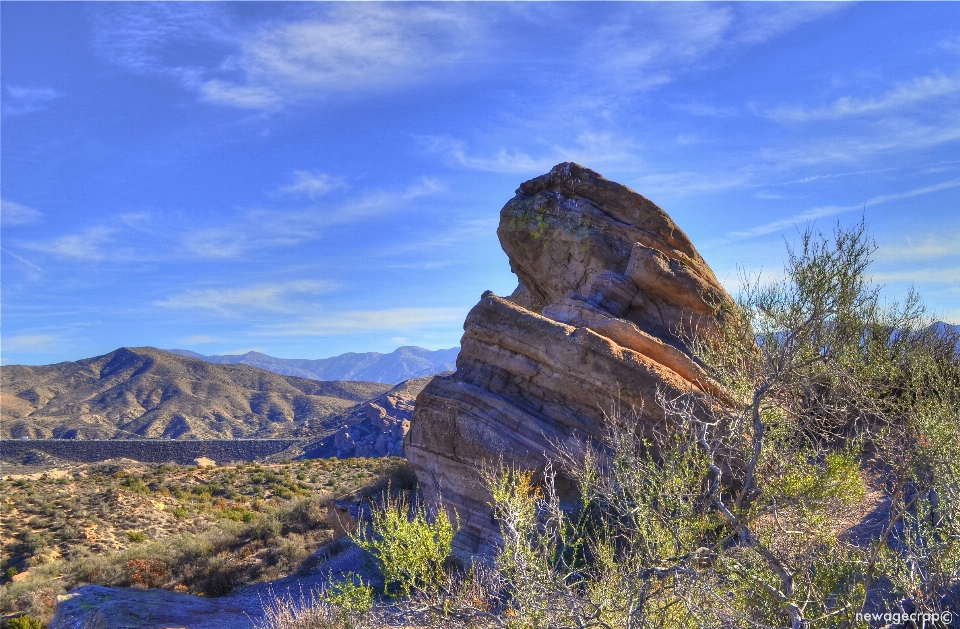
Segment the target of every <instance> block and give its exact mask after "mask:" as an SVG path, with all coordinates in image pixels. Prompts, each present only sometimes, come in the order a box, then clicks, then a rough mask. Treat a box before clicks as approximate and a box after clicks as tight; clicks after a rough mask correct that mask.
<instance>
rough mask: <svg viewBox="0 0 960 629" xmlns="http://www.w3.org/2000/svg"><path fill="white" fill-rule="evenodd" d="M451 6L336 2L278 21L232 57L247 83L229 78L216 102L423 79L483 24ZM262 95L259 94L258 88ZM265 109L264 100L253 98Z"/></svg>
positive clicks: (238, 103) (255, 104)
mask: <svg viewBox="0 0 960 629" xmlns="http://www.w3.org/2000/svg"><path fill="white" fill-rule="evenodd" d="M469 15H470V13H469V12H467V11H464V10H461V9H459V8H458V9H456V10H450V9H448V8H447V7H445V6H439V5H437V6H429V5H427V6H412V5H405V6H391V5H379V4H378V5H360V4H348V5H333V6H331V7H330V8H329V10H328V11H326V12H325V15H322V16H319V17H311V18H309V19H306V20H303V21H299V22H286V23H281V24H278V25H274V26H272V27H269V28H267V29H264V30H263V31H261V32H259V33H257V34H256V35H255V36H254V37H251V38H249V39H248V40H247V41H245V42H244V44H243V50H242V52H241V53H240V54H238V55H235V56H233V57H232V58H231V59H229V60H228V62H227V65H229V66H230V67H234V68H236V69H237V70H239V72H240V73H241V74H242V75H243V82H242V83H234V84H230V83H228V82H224V81H221V82H220V83H219V86H218V90H217V91H216V93H213V94H211V93H207V94H206V96H207V98H208V99H209V100H213V101H215V102H221V103H224V104H229V105H235V106H245V105H243V104H242V101H238V100H237V99H236V98H234V97H233V96H232V94H233V92H235V91H237V90H241V91H243V90H251V89H254V90H260V91H262V95H261V96H260V97H259V98H260V100H263V102H266V100H265V96H264V95H265V94H267V93H270V94H273V95H274V96H275V97H276V98H282V99H284V100H296V99H298V98H302V97H305V96H312V95H322V94H325V93H329V92H353V91H358V90H366V89H379V88H383V87H392V86H396V85H402V84H407V83H411V82H418V81H420V80H421V79H422V78H423V76H424V74H425V73H426V72H428V71H429V70H431V69H432V68H435V67H438V66H443V65H447V64H450V63H452V62H453V61H456V60H457V59H459V58H460V57H461V55H462V54H463V52H464V50H465V49H466V48H467V47H468V46H469V45H470V44H471V42H472V41H473V40H475V39H476V36H477V33H478V30H479V26H480V25H479V24H476V23H474V21H473V20H471V19H470V18H469ZM258 93H259V92H258ZM248 100H249V105H247V106H252V107H261V106H263V105H261V104H260V103H259V102H258V99H257V98H253V99H248Z"/></svg>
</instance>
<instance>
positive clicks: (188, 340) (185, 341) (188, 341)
mask: <svg viewBox="0 0 960 629" xmlns="http://www.w3.org/2000/svg"><path fill="white" fill-rule="evenodd" d="M222 340H223V339H220V338H218V337H216V336H210V335H209V334H193V335H191V336H182V337H180V338H178V339H177V344H180V345H209V344H210V343H219V342H220V341H222Z"/></svg>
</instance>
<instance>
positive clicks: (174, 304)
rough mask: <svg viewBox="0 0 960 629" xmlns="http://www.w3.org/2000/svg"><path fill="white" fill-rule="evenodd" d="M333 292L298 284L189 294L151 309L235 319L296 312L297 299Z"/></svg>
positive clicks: (305, 282) (302, 282) (318, 284)
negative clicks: (206, 312)
mask: <svg viewBox="0 0 960 629" xmlns="http://www.w3.org/2000/svg"><path fill="white" fill-rule="evenodd" d="M333 288H334V285H333V284H330V283H328V282H316V281H310V280H300V281H295V282H285V283H282V284H260V285H257V286H248V287H244V288H228V289H216V288H208V289H202V290H188V291H185V292H183V293H180V294H179V295H173V296H171V297H168V298H167V299H164V300H161V301H157V302H155V304H154V305H156V306H160V307H162V308H172V309H177V310H200V311H210V312H215V313H217V314H219V315H227V316H237V315H239V314H241V313H244V312H280V313H283V312H287V313H288V312H295V311H296V309H297V307H298V305H300V304H298V303H295V302H296V299H294V298H295V297H297V296H303V295H320V294H323V293H326V292H329V291H330V290H332V289H333Z"/></svg>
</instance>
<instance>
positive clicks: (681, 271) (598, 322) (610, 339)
mask: <svg viewBox="0 0 960 629" xmlns="http://www.w3.org/2000/svg"><path fill="white" fill-rule="evenodd" d="M497 235H498V236H499V238H500V243H501V245H502V247H503V249H504V251H505V252H506V253H507V256H508V257H509V260H510V268H511V269H512V270H513V271H514V272H515V273H516V274H517V276H518V278H519V285H518V287H517V290H516V291H514V293H513V294H512V295H511V296H510V297H509V298H503V297H498V296H496V295H494V294H493V293H491V292H486V293H484V294H483V296H482V297H481V299H480V303H478V304H477V305H476V306H475V307H474V308H473V310H471V312H470V314H469V315H468V316H467V319H466V321H465V322H464V335H463V338H462V340H461V350H460V355H459V357H458V359H457V370H456V372H454V373H453V374H452V375H448V376H438V377H436V378H434V379H433V380H432V381H431V382H430V384H428V385H427V386H426V388H424V389H423V391H422V392H421V393H420V395H419V396H418V397H417V400H416V410H415V412H414V414H413V418H412V420H411V422H410V430H409V432H408V433H407V436H406V438H405V441H404V450H405V452H406V455H407V458H408V459H409V460H410V463H411V465H412V466H413V468H414V470H415V471H416V473H417V477H418V478H419V480H420V483H421V485H422V486H423V488H424V491H425V493H426V496H427V498H428V499H432V500H435V501H438V502H441V503H442V504H443V505H444V506H445V507H446V508H447V509H448V511H449V512H451V514H454V513H455V514H456V517H457V518H458V519H459V522H460V530H459V532H458V533H457V536H456V538H455V540H454V550H455V553H456V554H457V555H458V557H459V558H460V559H461V561H463V562H465V563H466V562H469V561H472V560H473V558H474V557H476V556H477V555H480V556H483V555H489V554H490V553H492V552H493V550H494V549H495V548H496V546H497V544H498V543H499V534H498V529H497V525H496V523H495V521H494V520H493V517H492V513H491V509H490V505H489V503H490V496H489V494H488V492H487V491H486V490H485V489H484V486H483V483H482V481H481V474H480V470H482V469H483V468H484V467H489V466H496V465H498V464H499V461H500V460H503V462H504V463H506V464H508V465H514V466H518V467H521V468H523V469H529V470H534V471H542V470H543V468H544V465H545V463H546V462H547V461H549V460H551V459H553V458H555V457H557V455H558V451H559V449H560V448H568V447H576V444H577V443H579V442H580V441H581V440H582V439H584V438H587V439H591V438H592V439H596V438H599V437H601V436H602V434H603V432H604V430H605V426H606V424H607V422H608V421H609V420H608V416H609V413H611V412H616V410H617V409H624V410H627V411H630V412H634V411H635V412H636V413H638V414H639V416H640V418H641V421H640V422H639V423H638V430H641V431H644V432H646V433H648V434H652V433H653V432H654V431H661V430H669V429H670V427H669V425H668V419H667V417H666V416H665V414H664V412H663V411H662V409H661V408H660V407H659V406H658V404H657V402H656V396H657V393H658V391H660V392H662V393H665V394H666V395H668V396H670V395H674V396H675V395H680V394H682V393H685V392H689V391H690V390H691V389H693V388H697V389H705V390H709V391H711V392H713V393H718V394H719V393H722V392H720V391H718V390H717V388H716V386H715V385H714V384H713V383H712V382H711V381H710V379H709V378H708V377H707V375H706V373H705V372H704V371H703V369H702V368H701V366H700V364H698V362H697V359H696V357H695V356H692V355H691V351H690V348H689V345H690V343H689V339H690V338H692V337H693V335H697V334H705V333H709V332H710V331H711V330H712V329H714V328H715V327H716V326H717V325H718V324H719V323H720V321H721V320H722V317H723V316H724V312H725V311H726V309H727V308H728V307H729V306H730V305H732V300H731V298H730V296H729V295H728V294H727V293H726V291H725V290H724V289H723V287H722V286H721V285H720V283H719V282H718V281H717V279H716V277H715V276H714V274H713V272H712V271H711V270H710V268H709V266H707V264H706V262H704V260H703V258H702V257H701V256H700V254H699V253H697V251H696V249H695V248H694V247H693V245H692V243H691V242H690V240H689V239H688V238H687V236H686V235H685V234H684V233H683V231H681V230H680V228H679V227H677V225H676V224H675V223H674V222H673V221H672V220H671V219H670V217H669V216H667V214H666V213H665V212H664V211H663V210H662V209H660V208H659V207H657V206H656V205H655V204H653V203H652V202H651V201H649V200H647V199H645V198H644V197H642V196H640V195H639V194H637V193H636V192H634V191H632V190H630V189H629V188H626V187H624V186H622V185H620V184H617V183H615V182H612V181H609V180H607V179H604V178H603V177H602V176H600V175H599V174H597V173H595V172H593V171H591V170H588V169H586V168H583V167H582V166H579V165H577V164H572V163H566V164H560V165H558V166H556V167H555V168H553V169H552V170H551V171H550V172H549V173H548V174H546V175H543V176H541V177H537V178H535V179H532V180H530V181H528V182H526V183H524V184H522V185H521V186H520V188H519V190H517V194H516V196H515V197H514V198H513V199H511V200H510V201H508V202H507V204H506V205H505V206H504V208H503V210H502V211H501V213H500V226H499V228H498V229H497ZM559 481H560V489H561V491H566V492H567V493H568V495H567V498H572V497H574V496H575V490H574V489H573V486H572V484H570V483H568V482H567V481H565V480H564V479H562V478H561V479H559ZM561 497H564V496H563V495H562V496H561Z"/></svg>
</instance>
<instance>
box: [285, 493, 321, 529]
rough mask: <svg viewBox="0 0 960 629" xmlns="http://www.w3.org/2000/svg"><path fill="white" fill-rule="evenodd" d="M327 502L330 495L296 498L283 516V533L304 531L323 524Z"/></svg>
mask: <svg viewBox="0 0 960 629" xmlns="http://www.w3.org/2000/svg"><path fill="white" fill-rule="evenodd" d="M329 503H330V497H329V496H326V495H320V496H312V497H310V498H304V499H301V500H298V501H297V502H296V503H294V505H293V507H291V508H290V510H289V511H287V512H286V513H285V514H284V516H283V520H282V526H283V531H284V533H287V532H294V533H305V532H307V531H310V530H313V529H315V528H317V527H319V526H325V525H326V521H327V507H328V505H329Z"/></svg>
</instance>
